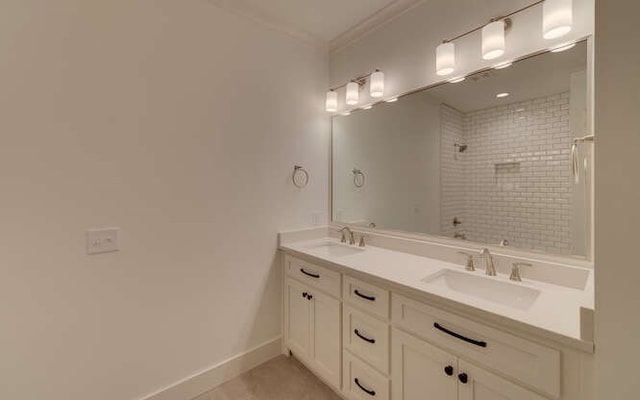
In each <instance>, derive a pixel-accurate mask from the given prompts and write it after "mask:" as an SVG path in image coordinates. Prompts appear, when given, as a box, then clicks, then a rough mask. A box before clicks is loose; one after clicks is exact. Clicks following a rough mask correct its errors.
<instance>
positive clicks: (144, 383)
mask: <svg viewBox="0 0 640 400" xmlns="http://www.w3.org/2000/svg"><path fill="white" fill-rule="evenodd" d="M1 9H2V12H1V13H0V55H1V56H0V60H2V61H0V188H1V191H0V398H1V399H12V400H23V399H24V400H27V399H28V400H42V399H47V400H62V399H64V400H73V399H82V400H87V399H91V400H124V399H134V398H139V397H141V396H144V395H146V394H149V393H151V392H153V391H155V390H157V389H160V388H161V387H164V386H166V385H169V384H172V383H174V382H176V381H178V380H180V379H183V378H185V377H187V376H189V375H190V374H192V373H195V372H197V371H199V370H201V369H204V368H207V367H209V366H211V365H214V364H216V363H218V362H220V361H222V360H224V359H226V358H228V357H231V356H234V355H237V354H239V353H240V352H243V351H245V350H247V349H249V348H250V347H252V346H256V345H258V344H261V343H263V342H265V341H268V340H270V339H273V338H276V337H278V336H279V335H280V318H279V317H280V308H279V304H280V303H279V302H280V289H279V281H278V279H277V278H278V277H277V272H276V269H275V265H276V264H275V258H274V257H275V254H276V253H275V249H276V233H277V232H278V231H279V230H281V229H289V228H297V227H303V226H308V225H310V224H311V221H312V213H314V212H316V211H318V212H320V213H321V214H324V213H326V210H327V208H328V205H327V185H328V176H327V175H328V147H329V129H330V125H329V119H328V117H327V116H326V113H324V110H323V107H324V92H325V90H326V87H327V81H328V55H327V54H326V52H325V51H322V50H317V49H314V48H311V47H309V46H307V45H305V44H303V43H301V42H298V41H296V40H294V39H292V38H290V37H287V36H283V35H281V34H279V33H276V32H271V31H268V30H265V29H263V28H261V27H259V26H257V25H254V24H253V23H250V22H246V21H244V20H242V19H239V18H237V17H235V16H233V15H231V14H227V13H226V12H224V11H222V10H220V9H218V8H216V7H214V6H212V5H211V4H209V3H208V2H207V1H206V0H194V1H175V0H136V1H130V0H110V1H87V0H59V1H50V0H6V1H3V2H2V7H1ZM294 163H300V164H302V165H304V166H305V167H306V168H307V169H308V170H309V172H310V173H311V183H310V185H309V187H308V188H307V189H305V190H297V189H295V188H293V187H292V185H291V182H290V173H291V171H292V168H293V165H294ZM104 226H118V227H120V228H121V229H122V232H121V237H122V251H121V252H119V253H112V254H106V255H100V256H90V257H89V256H86V255H85V254H84V250H85V249H84V232H85V230H86V229H88V228H93V227H104Z"/></svg>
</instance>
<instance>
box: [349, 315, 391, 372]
mask: <svg viewBox="0 0 640 400" xmlns="http://www.w3.org/2000/svg"><path fill="white" fill-rule="evenodd" d="M343 318H344V321H343V324H342V326H343V327H344V336H343V341H344V342H343V343H344V347H345V348H347V349H349V350H351V352H352V353H354V354H355V355H357V356H358V357H360V358H362V359H363V360H365V361H367V362H368V363H369V364H371V365H372V366H374V367H375V368H377V369H378V370H379V371H382V372H383V373H385V374H388V373H389V325H388V324H387V323H385V322H382V321H380V320H378V319H376V318H373V317H371V316H369V315H367V314H365V313H363V312H360V311H357V310H356V309H354V308H353V307H350V306H345V307H344V313H343Z"/></svg>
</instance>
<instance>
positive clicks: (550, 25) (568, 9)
mask: <svg viewBox="0 0 640 400" xmlns="http://www.w3.org/2000/svg"><path fill="white" fill-rule="evenodd" d="M572 25H573V4H572V0H545V2H544V4H543V5H542V35H543V36H544V38H545V39H557V38H559V37H561V36H564V35H566V34H567V33H569V32H571V26H572Z"/></svg>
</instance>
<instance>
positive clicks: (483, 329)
mask: <svg viewBox="0 0 640 400" xmlns="http://www.w3.org/2000/svg"><path fill="white" fill-rule="evenodd" d="M391 303H392V308H391V318H392V321H393V324H394V325H395V326H397V327H400V328H402V329H404V330H407V331H409V332H412V333H414V334H416V335H418V336H421V337H423V338H424V339H426V340H428V341H430V342H431V343H434V344H436V345H438V346H441V347H444V348H447V349H450V350H451V351H452V352H453V353H456V354H458V355H460V356H461V357H463V358H465V359H467V360H470V361H473V362H475V363H478V364H481V365H483V366H485V367H487V368H489V369H492V370H495V371H497V372H499V373H501V374H503V375H506V376H509V377H511V378H513V379H516V380H518V381H519V382H520V383H522V384H524V385H529V386H531V387H533V388H536V389H538V390H540V391H542V392H544V393H545V394H548V395H550V396H552V397H554V398H559V397H560V352H559V351H558V350H555V349H551V348H548V347H544V346H541V345H539V344H537V343H533V342H530V341H528V340H525V339H522V338H519V337H517V336H513V335H510V334H508V333H504V332H501V331H499V330H496V329H493V328H490V327H487V326H484V325H482V324H478V323H476V322H473V321H470V320H467V319H465V318H462V317H459V316H457V315H453V314H450V313H447V312H445V311H442V310H439V309H437V308H434V307H431V306H428V305H426V304H424V303H421V302H418V301H415V300H411V299H408V298H406V297H403V296H400V295H396V294H393V296H392V300H391Z"/></svg>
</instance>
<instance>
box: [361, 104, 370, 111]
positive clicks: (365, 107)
mask: <svg viewBox="0 0 640 400" xmlns="http://www.w3.org/2000/svg"><path fill="white" fill-rule="evenodd" d="M372 107H373V104H369V105H366V106H364V107H362V109H363V110H371V108H372Z"/></svg>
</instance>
